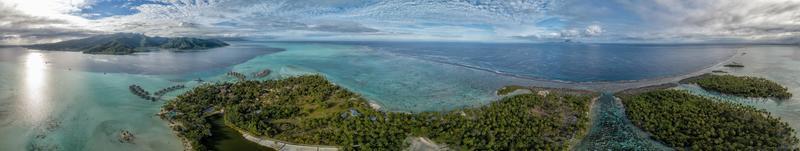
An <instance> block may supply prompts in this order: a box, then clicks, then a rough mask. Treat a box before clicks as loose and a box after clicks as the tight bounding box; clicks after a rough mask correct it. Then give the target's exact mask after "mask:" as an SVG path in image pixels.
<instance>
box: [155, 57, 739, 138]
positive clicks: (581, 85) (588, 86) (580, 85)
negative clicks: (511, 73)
mask: <svg viewBox="0 0 800 151" xmlns="http://www.w3.org/2000/svg"><path fill="white" fill-rule="evenodd" d="M740 53H741V50H739V49H737V50H736V52H735V53H733V54H732V55H731V56H730V57H729V58H728V59H726V60H724V61H721V62H719V63H717V64H714V65H710V66H709V67H706V68H704V69H701V70H699V71H695V72H691V73H687V74H682V75H676V76H671V77H663V78H657V79H642V80H632V81H612V82H575V83H571V82H565V81H553V80H542V79H539V80H534V81H536V82H541V83H539V84H525V85H533V86H526V88H528V89H529V90H531V91H533V93H536V92H540V91H548V92H549V91H553V92H559V93H564V94H570V95H576V94H578V95H580V94H583V95H585V94H591V95H594V97H593V98H592V100H591V103H590V105H589V111H588V112H589V113H588V115H589V118H590V119H589V122H588V123H589V125H588V126H587V128H586V129H585V130H583V131H581V132H579V133H578V134H576V135H575V138H573V139H572V140H570V141H569V148H570V149H573V148H574V147H576V146H577V145H578V144H579V143H580V141H581V140H583V139H584V138H585V137H586V136H587V135H588V134H589V132H590V131H591V129H592V124H593V122H594V120H593V118H592V115H591V113H593V112H594V110H595V106H596V104H597V103H596V101H597V100H598V99H599V97H600V95H602V94H601V93H600V92H609V91H610V92H614V93H612V94H615V93H617V92H635V91H646V90H650V89H656V88H659V89H660V88H664V87H674V86H677V83H676V82H679V81H680V80H683V79H685V78H686V77H694V76H698V75H702V74H705V73H708V72H710V71H711V70H714V69H717V68H719V67H721V66H723V65H725V64H727V63H729V62H730V61H732V60H733V59H735V58H736V57H737V56H739V54H740ZM516 78H519V77H516ZM521 79H526V78H521ZM528 80H533V79H528ZM540 95H541V94H540ZM544 95H547V93H545V94H544ZM506 96H507V95H506ZM493 101H498V100H493ZM367 103H368V104H369V106H370V107H371V108H372V109H375V110H380V109H381V107H380V105H378V104H377V103H375V102H373V101H368V102H367ZM175 124H179V123H175ZM226 125H227V126H229V127H231V128H233V129H236V130H237V131H238V132H239V133H240V134H241V135H242V136H243V137H244V138H246V139H247V140H248V141H251V142H254V143H257V144H259V145H262V146H265V147H270V148H274V149H276V150H338V148H337V147H335V146H323V145H305V144H294V143H291V142H284V141H281V140H276V139H269V138H262V137H258V136H255V135H251V134H249V133H247V132H245V131H242V130H240V129H239V128H237V127H233V126H231V125H229V124H228V123H227V121H226ZM172 126H173V123H172V122H171V121H170V127H172ZM173 132H174V131H173ZM181 141H182V142H183V144H184V146H185V147H186V150H191V149H192V145H191V144H188V143H187V141H186V139H185V138H182V137H181Z"/></svg>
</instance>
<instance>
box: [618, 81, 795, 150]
mask: <svg viewBox="0 0 800 151" xmlns="http://www.w3.org/2000/svg"><path fill="white" fill-rule="evenodd" d="M620 97H621V98H622V100H623V103H624V105H625V109H626V111H625V113H626V114H627V115H628V117H629V118H630V119H631V121H633V123H634V124H635V125H636V126H638V127H640V128H642V129H643V130H645V131H647V132H650V133H652V135H653V137H654V138H655V139H657V140H660V141H662V142H664V143H665V144H667V145H669V146H672V147H673V148H675V149H677V150H789V149H797V148H796V147H797V144H798V139H797V138H796V137H795V136H794V134H795V132H794V130H793V129H792V128H791V127H789V125H788V124H786V123H783V122H781V121H780V120H779V119H776V118H773V117H771V116H770V115H769V113H768V112H765V111H760V110H757V109H755V108H753V107H749V106H744V105H740V104H733V103H727V102H719V101H713V100H710V99H708V98H704V97H700V96H696V95H692V94H689V93H688V92H685V91H679V90H656V91H650V92H644V93H640V94H628V95H621V96H620Z"/></svg>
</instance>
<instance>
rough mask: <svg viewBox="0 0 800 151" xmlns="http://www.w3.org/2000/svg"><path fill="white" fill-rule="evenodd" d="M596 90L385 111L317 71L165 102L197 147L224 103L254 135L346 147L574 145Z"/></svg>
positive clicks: (235, 121) (208, 89) (229, 117)
mask: <svg viewBox="0 0 800 151" xmlns="http://www.w3.org/2000/svg"><path fill="white" fill-rule="evenodd" d="M595 96H596V95H562V94H559V93H550V94H549V95H546V96H540V95H535V94H523V95H516V96H512V97H507V98H504V99H502V100H500V101H497V102H493V103H491V104H489V105H486V106H483V107H479V108H471V109H463V110H455V111H450V112H422V113H416V114H410V113H396V112H382V111H378V110H374V109H372V108H370V107H369V105H368V103H367V102H366V100H365V99H363V98H362V97H361V96H359V95H357V94H355V93H352V92H349V91H347V90H346V89H344V88H341V87H339V86H336V85H333V84H331V83H329V82H328V81H327V80H325V78H324V77H322V76H319V75H312V76H299V77H292V78H287V79H283V80H269V81H240V82H236V83H220V84H213V85H203V86H199V87H197V88H195V89H193V90H191V91H189V92H187V93H185V94H183V95H180V96H178V97H177V98H176V99H174V100H172V101H170V102H168V103H167V104H166V105H164V108H163V110H164V112H163V114H162V118H165V119H167V120H170V121H171V122H174V124H173V129H174V130H175V131H177V132H178V136H180V137H182V138H184V139H185V141H187V142H188V143H190V144H191V145H192V147H193V149H195V150H205V149H207V148H206V146H204V144H202V143H200V142H202V140H203V139H206V138H208V137H209V134H210V128H211V126H210V125H209V120H208V119H207V116H209V115H211V114H213V113H216V112H215V111H221V110H224V112H225V113H224V117H225V120H226V122H228V123H230V124H231V125H234V126H236V128H237V129H240V130H243V131H246V132H248V133H250V134H255V135H259V136H263V137H268V138H272V139H278V140H282V141H288V142H293V143H299V144H312V145H333V146H340V147H341V148H342V149H344V150H401V149H403V148H405V147H407V146H408V145H409V144H408V143H407V142H405V139H406V138H408V137H428V138H431V139H433V140H434V141H436V142H438V143H442V144H446V145H447V146H448V147H450V148H452V149H456V150H543V149H550V150H566V149H568V148H569V146H570V145H571V144H570V140H571V139H574V138H577V137H579V136H580V135H582V134H583V133H584V132H585V131H586V128H587V127H588V111H589V104H590V100H591V98H592V97H595Z"/></svg>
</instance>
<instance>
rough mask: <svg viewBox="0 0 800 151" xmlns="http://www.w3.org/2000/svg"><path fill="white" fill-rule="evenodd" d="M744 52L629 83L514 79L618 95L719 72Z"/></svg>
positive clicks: (539, 85)
mask: <svg viewBox="0 0 800 151" xmlns="http://www.w3.org/2000/svg"><path fill="white" fill-rule="evenodd" d="M743 51H744V50H742V49H741V48H740V49H736V51H735V52H734V53H733V54H731V55H730V56H729V57H728V58H727V59H725V60H723V61H721V62H718V63H716V64H713V65H709V66H708V67H706V68H703V69H700V70H698V71H695V72H690V73H685V74H679V75H674V76H667V77H661V78H652V79H641V80H629V81H600V82H566V81H558V80H544V79H538V80H537V79H530V78H518V77H514V78H518V79H522V80H523V81H525V80H528V81H529V82H525V83H522V84H520V85H533V86H537V87H545V88H566V89H577V90H588V91H593V92H612V93H616V92H619V91H623V90H628V89H634V88H641V87H648V86H654V85H662V84H667V83H678V82H679V81H680V80H683V79H686V78H689V77H695V76H699V75H702V74H706V73H710V72H711V71H713V70H717V69H719V68H721V67H723V66H724V65H725V64H727V63H730V62H732V61H733V60H734V59H736V58H738V56H741V55H740V54H741V53H742V52H743Z"/></svg>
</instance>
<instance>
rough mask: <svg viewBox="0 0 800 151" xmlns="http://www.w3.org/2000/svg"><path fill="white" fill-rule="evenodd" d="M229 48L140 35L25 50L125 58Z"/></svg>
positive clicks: (204, 41)
mask: <svg viewBox="0 0 800 151" xmlns="http://www.w3.org/2000/svg"><path fill="white" fill-rule="evenodd" d="M228 45H229V44H228V43H225V42H223V41H222V40H218V39H201V38H191V37H172V38H167V37H149V36H146V35H144V34H139V33H116V34H107V35H96V36H92V37H88V38H83V39H75V40H67V41H62V42H56V43H49V44H36V45H28V46H25V47H27V48H31V49H41V50H51V51H80V52H83V53H86V54H112V55H125V54H132V53H135V52H147V51H151V50H156V49H159V48H162V49H178V50H190V49H210V48H217V47H224V46H228Z"/></svg>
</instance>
